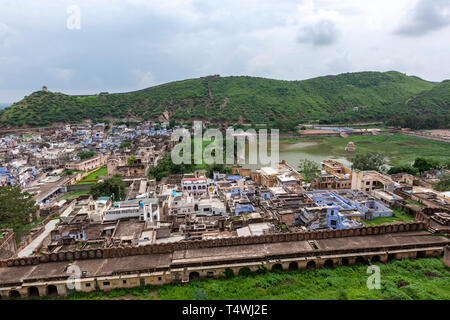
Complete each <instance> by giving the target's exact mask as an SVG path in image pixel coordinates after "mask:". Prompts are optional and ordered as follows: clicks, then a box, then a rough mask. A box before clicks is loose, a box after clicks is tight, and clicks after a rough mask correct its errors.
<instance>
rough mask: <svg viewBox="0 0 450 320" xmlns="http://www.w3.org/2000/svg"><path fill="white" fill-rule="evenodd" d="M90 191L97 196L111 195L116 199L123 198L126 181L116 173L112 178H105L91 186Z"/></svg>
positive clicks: (96, 197)
mask: <svg viewBox="0 0 450 320" xmlns="http://www.w3.org/2000/svg"><path fill="white" fill-rule="evenodd" d="M89 193H90V194H91V195H92V196H93V197H94V198H95V199H98V198H99V197H111V196H113V198H114V200H115V201H117V200H122V199H124V198H125V195H126V193H125V182H123V180H122V178H121V177H120V175H118V174H116V175H114V176H112V177H111V178H108V179H105V180H104V181H103V182H100V183H96V184H94V185H93V186H91V188H90V190H89Z"/></svg>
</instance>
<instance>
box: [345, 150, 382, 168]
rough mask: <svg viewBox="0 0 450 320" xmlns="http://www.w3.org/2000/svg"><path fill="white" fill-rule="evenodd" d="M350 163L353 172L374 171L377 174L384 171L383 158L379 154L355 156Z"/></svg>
mask: <svg viewBox="0 0 450 320" xmlns="http://www.w3.org/2000/svg"><path fill="white" fill-rule="evenodd" d="M352 162H353V165H352V169H353V170H361V171H368V170H375V171H379V172H384V171H385V170H386V168H385V165H386V160H385V156H384V155H383V154H382V153H379V152H368V153H360V154H357V155H356V156H355V157H354V158H353V159H352Z"/></svg>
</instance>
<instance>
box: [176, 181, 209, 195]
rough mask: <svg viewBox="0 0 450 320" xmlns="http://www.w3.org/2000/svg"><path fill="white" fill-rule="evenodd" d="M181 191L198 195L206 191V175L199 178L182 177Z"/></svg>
mask: <svg viewBox="0 0 450 320" xmlns="http://www.w3.org/2000/svg"><path fill="white" fill-rule="evenodd" d="M181 186H182V188H183V191H186V192H188V193H189V194H191V195H194V196H198V195H203V194H206V193H207V192H208V179H207V178H206V177H200V178H183V179H182V180H181Z"/></svg>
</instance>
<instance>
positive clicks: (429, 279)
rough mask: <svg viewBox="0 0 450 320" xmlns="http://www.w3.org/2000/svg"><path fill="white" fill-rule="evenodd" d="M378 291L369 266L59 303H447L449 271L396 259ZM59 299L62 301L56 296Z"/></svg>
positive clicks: (430, 262) (434, 261)
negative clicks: (156, 300)
mask: <svg viewBox="0 0 450 320" xmlns="http://www.w3.org/2000/svg"><path fill="white" fill-rule="evenodd" d="M376 265H377V266H379V267H380V272H381V289H380V290H376V289H374V290H369V289H368V288H367V285H366V282H367V279H368V277H369V276H371V274H368V273H367V268H368V266H367V265H354V266H345V267H344V266H341V267H334V268H320V269H313V270H298V271H279V272H267V273H265V272H264V270H260V271H259V272H257V273H253V274H250V275H247V274H244V272H243V273H242V275H240V276H237V277H233V276H231V275H229V277H228V278H225V277H224V278H220V279H204V280H196V281H191V282H190V283H188V284H186V285H181V284H167V285H164V286H161V287H156V286H144V287H136V288H130V289H114V290H112V291H109V292H101V291H95V292H90V293H83V292H77V293H74V294H72V295H70V296H68V297H65V298H63V299H118V298H121V297H124V296H126V297H125V298H127V299H154V298H156V297H157V298H159V299H164V300H177V299H190V300H195V299H198V300H208V299H212V300H216V299H218V300H241V299H246V300H248V299H250V300H263V299H267V300H338V299H351V300H367V299H369V300H384V299H402V300H412V299H413V300H442V299H444V300H448V299H450V268H448V267H446V266H445V265H444V264H443V260H442V258H426V259H406V260H394V261H391V262H390V263H389V264H383V263H376ZM60 299H61V298H60Z"/></svg>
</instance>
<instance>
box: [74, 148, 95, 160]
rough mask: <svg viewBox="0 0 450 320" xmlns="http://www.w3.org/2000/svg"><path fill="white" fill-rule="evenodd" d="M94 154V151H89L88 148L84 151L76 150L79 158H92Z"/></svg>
mask: <svg viewBox="0 0 450 320" xmlns="http://www.w3.org/2000/svg"><path fill="white" fill-rule="evenodd" d="M94 155H95V152H94V151H90V150H86V151H80V152H78V154H77V156H78V157H79V158H80V159H81V160H86V159H89V158H92V157H93V156H94Z"/></svg>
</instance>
